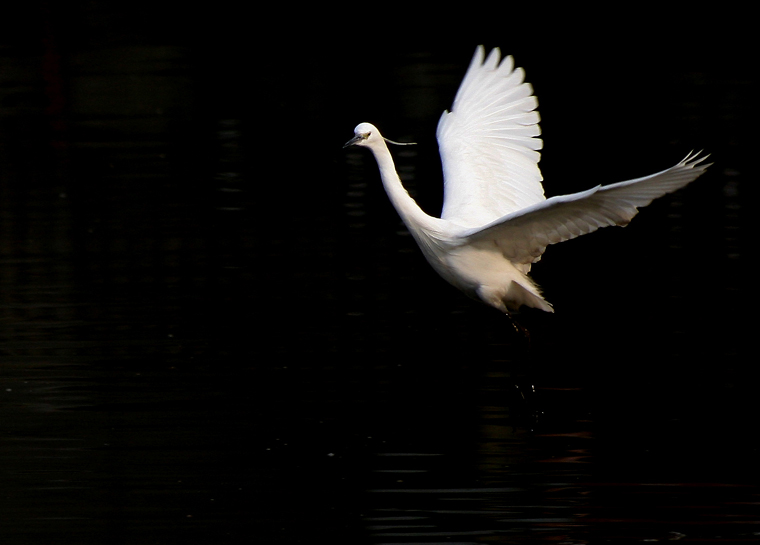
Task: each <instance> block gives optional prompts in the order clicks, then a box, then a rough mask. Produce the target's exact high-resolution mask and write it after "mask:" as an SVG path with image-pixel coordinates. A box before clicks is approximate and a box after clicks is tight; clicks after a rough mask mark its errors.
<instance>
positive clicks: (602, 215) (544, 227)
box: [346, 46, 709, 313]
mask: <svg viewBox="0 0 760 545" xmlns="http://www.w3.org/2000/svg"><path fill="white" fill-rule="evenodd" d="M537 105H538V102H537V100H536V98H535V97H534V96H533V89H532V87H531V85H530V84H529V83H526V82H525V81H524V72H523V70H522V69H521V68H515V67H514V63H513V60H512V57H505V58H504V59H503V60H501V54H500V52H499V49H498V48H497V49H493V50H492V51H491V52H490V54H489V55H488V57H487V58H485V50H484V49H483V47H482V46H479V47H478V48H477V50H476V51H475V56H474V57H473V59H472V62H471V63H470V67H469V69H468V70H467V73H466V75H465V77H464V80H463V81H462V84H461V85H460V87H459V90H458V91H457V94H456V97H455V99H454V104H453V105H452V108H451V111H450V112H448V111H447V112H444V113H443V115H442V116H441V119H440V121H439V123H438V131H437V137H438V145H439V148H440V152H441V160H442V163H443V175H444V199H443V210H442V213H441V218H434V217H431V216H429V215H427V214H426V213H425V212H423V211H422V209H420V207H419V206H418V205H417V203H416V202H415V201H414V199H412V198H411V197H410V196H409V194H408V193H407V192H406V190H405V189H404V187H403V186H402V185H401V181H400V179H399V177H398V174H397V172H396V169H395V166H394V164H393V159H392V157H391V155H390V152H389V151H388V146H387V145H386V139H385V138H383V136H382V135H381V134H380V132H379V131H378V130H377V128H376V127H375V126H373V125H371V124H369V123H361V124H359V125H358V126H357V127H356V128H355V129H354V135H355V136H354V138H353V139H351V140H350V141H349V142H348V143H347V144H346V145H347V146H348V145H360V146H366V147H368V148H369V149H370V150H371V151H372V153H373V154H374V156H375V159H376V160H377V163H378V166H379V168H380V176H381V179H382V181H383V186H384V187H385V190H386V192H387V193H388V197H389V198H390V200H391V202H392V203H393V205H394V207H395V208H396V210H397V211H398V213H399V215H400V216H401V218H402V220H403V221H404V223H405V224H406V226H407V228H408V229H409V231H410V232H411V233H412V235H413V236H414V238H415V240H416V241H417V243H418V244H419V246H420V248H421V249H422V252H423V254H424V255H425V257H426V258H427V260H428V262H430V264H431V265H432V266H433V268H434V269H435V270H436V271H437V272H438V273H439V274H440V275H441V276H442V277H443V278H445V279H446V280H447V281H449V282H450V283H451V284H453V285H454V286H456V287H458V288H459V289H461V290H462V291H464V292H465V293H467V294H468V295H471V296H473V297H477V298H479V299H481V300H482V301H484V302H485V303H487V304H489V305H491V306H493V307H495V308H497V309H499V310H501V311H502V312H506V313H509V311H511V310H516V309H517V308H519V307H520V306H522V305H526V306H529V307H534V308H539V309H542V310H545V311H547V312H553V309H552V306H551V305H550V304H549V303H548V302H547V301H546V300H545V299H544V298H543V296H542V295H541V292H540V290H539V289H538V287H537V286H536V284H535V283H534V282H533V281H532V280H531V279H530V277H529V276H528V275H527V273H528V272H529V271H530V266H531V264H532V263H534V262H536V261H538V259H540V257H541V255H542V254H543V252H544V250H545V249H546V247H547V246H548V245H550V244H556V243H558V242H562V241H565V240H569V239H571V238H575V237H577V236H580V235H584V234H586V233H591V232H593V231H596V230H597V229H599V228H600V227H607V226H610V225H626V224H627V223H628V222H630V221H631V219H632V218H633V217H634V216H635V215H636V214H637V213H638V209H639V208H640V207H642V206H646V205H648V204H649V203H651V202H652V201H653V200H654V199H656V198H657V197H661V196H663V195H665V194H667V193H671V192H673V191H676V190H678V189H680V188H682V187H683V186H685V185H686V184H688V183H689V182H691V181H693V180H695V179H696V178H697V177H698V176H699V175H701V174H702V173H703V172H704V170H705V169H706V168H707V167H708V166H709V165H705V164H703V163H702V161H703V160H704V159H705V157H699V156H697V155H696V154H690V155H688V156H687V157H686V158H685V159H684V160H683V161H681V162H680V163H678V164H677V165H675V166H673V167H671V168H669V169H667V170H663V171H662V172H659V173H657V174H652V175H650V176H645V177H643V178H637V179H635V180H629V181H625V182H620V183H616V184H612V185H607V186H597V187H594V188H592V189H589V190H587V191H583V192H580V193H573V194H570V195H562V196H558V197H552V198H550V199H546V197H545V196H544V190H543V186H542V185H541V181H542V177H541V171H540V170H539V168H538V161H539V159H540V156H541V155H540V152H539V150H540V149H541V147H542V141H541V139H540V138H538V136H539V135H540V134H541V130H540V128H539V126H538V122H539V116H538V112H537V111H536V107H537ZM388 142H390V141H388Z"/></svg>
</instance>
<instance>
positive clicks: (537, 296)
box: [504, 277, 554, 312]
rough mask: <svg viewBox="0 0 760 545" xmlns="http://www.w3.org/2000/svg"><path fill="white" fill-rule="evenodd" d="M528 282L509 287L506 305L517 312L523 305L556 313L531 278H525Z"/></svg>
mask: <svg viewBox="0 0 760 545" xmlns="http://www.w3.org/2000/svg"><path fill="white" fill-rule="evenodd" d="M525 280H526V282H524V283H523V282H515V281H512V283H511V284H510V286H509V289H508V290H507V294H506V297H504V304H505V305H506V307H507V308H508V309H509V310H517V309H518V308H520V306H521V305H525V306H527V307H533V308H537V309H540V310H543V311H545V312H554V308H552V306H551V304H550V303H549V302H548V301H547V300H546V299H544V297H543V295H541V291H540V290H539V288H538V286H536V284H534V283H533V282H532V281H531V280H530V278H528V277H525Z"/></svg>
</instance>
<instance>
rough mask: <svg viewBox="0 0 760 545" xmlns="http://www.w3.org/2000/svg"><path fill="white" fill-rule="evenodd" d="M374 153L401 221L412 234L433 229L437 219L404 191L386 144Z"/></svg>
mask: <svg viewBox="0 0 760 545" xmlns="http://www.w3.org/2000/svg"><path fill="white" fill-rule="evenodd" d="M372 153H373V154H374V155H375V159H376V160H377V166H378V167H379V168H380V178H381V179H382V181H383V187H385V192H386V193H387V194H388V198H389V199H390V200H391V203H393V207H394V208H395V209H396V211H397V212H398V214H399V216H401V219H402V220H403V221H404V223H405V224H406V226H407V227H408V228H409V230H410V231H412V234H416V233H415V230H418V229H420V228H422V229H425V230H430V229H433V228H434V224H435V222H436V220H437V218H433V217H431V216H429V215H427V214H426V213H425V212H424V211H423V210H422V208H420V207H419V205H418V204H417V202H416V201H415V200H414V199H413V198H412V197H411V196H410V195H409V193H408V192H407V191H406V189H404V186H403V185H402V184H401V179H400V178H399V176H398V173H397V172H396V165H395V164H394V163H393V157H392V156H391V153H390V151H389V150H388V146H387V145H386V144H385V142H383V143H382V144H381V145H380V146H376V147H373V148H372ZM439 221H440V220H439Z"/></svg>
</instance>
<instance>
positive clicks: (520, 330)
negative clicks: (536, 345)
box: [506, 311, 530, 344]
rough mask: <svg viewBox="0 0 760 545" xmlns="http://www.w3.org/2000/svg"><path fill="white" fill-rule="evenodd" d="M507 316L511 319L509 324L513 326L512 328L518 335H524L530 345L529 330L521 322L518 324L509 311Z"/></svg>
mask: <svg viewBox="0 0 760 545" xmlns="http://www.w3.org/2000/svg"><path fill="white" fill-rule="evenodd" d="M506 315H507V317H508V318H509V322H510V323H511V324H512V327H513V328H514V330H515V331H516V332H517V333H518V334H520V335H522V336H523V338H524V339H525V340H527V341H528V344H530V331H528V328H526V327H525V326H523V325H522V324H521V323H520V322H518V321H517V320H516V319H515V317H514V316H513V315H512V313H511V312H509V311H507V312H506Z"/></svg>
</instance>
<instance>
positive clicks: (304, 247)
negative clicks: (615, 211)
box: [0, 2, 760, 544]
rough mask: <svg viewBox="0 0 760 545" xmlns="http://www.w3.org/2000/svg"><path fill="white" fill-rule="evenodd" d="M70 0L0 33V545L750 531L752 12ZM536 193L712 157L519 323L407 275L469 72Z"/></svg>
mask: <svg viewBox="0 0 760 545" xmlns="http://www.w3.org/2000/svg"><path fill="white" fill-rule="evenodd" d="M432 11H433V10H432V9H429V10H428V11H417V12H414V11H412V10H411V9H410V6H393V5H379V4H371V5H365V4H360V3H357V4H355V5H351V4H344V5H341V6H339V7H338V8H335V9H327V8H323V7H306V8H304V7H298V6H295V5H288V6H282V7H279V8H273V9H266V10H264V9H262V8H260V7H254V8H252V9H251V8H244V7H232V6H229V5H227V4H225V3H218V2H217V3H214V4H213V5H207V6H202V7H197V8H194V7H191V6H189V5H180V4H177V5H176V6H175V5H170V4H166V3H160V2H158V3H157V2H152V3H148V2H129V3H127V2H110V3H105V2H66V3H47V4H45V3H38V4H34V3H33V4H29V5H26V6H24V7H15V8H13V9H11V10H9V11H8V12H7V13H6V16H4V17H3V18H2V22H0V29H1V30H2V32H1V33H0V36H1V38H0V487H1V491H0V538H2V540H3V542H4V543H80V544H85V543H106V542H107V543H117V544H118V543H125V544H142V543H183V544H187V543H248V542H261V543H294V542H303V543H311V542H314V541H316V540H317V539H329V540H330V542H331V543H352V544H355V543H443V542H445V543H536V542H541V541H547V542H561V543H590V542H602V541H610V540H611V541H615V542H639V541H642V540H676V539H678V540H683V541H686V542H689V541H691V542H703V541H711V542H745V541H751V540H754V539H757V531H758V530H757V523H758V520H760V513H759V512H758V509H757V506H758V502H759V501H760V499H759V498H758V488H757V486H758V474H757V465H756V459H757V456H758V452H757V448H756V447H755V443H756V436H757V416H758V409H757V402H756V399H757V394H756V384H757V382H756V380H755V379H756V372H755V369H756V359H757V357H756V356H752V354H753V353H755V344H754V340H755V329H756V324H757V319H756V315H755V306H756V304H757V289H756V284H755V282H754V281H753V280H754V277H755V274H754V269H755V266H753V265H752V264H751V263H750V262H749V261H750V259H751V251H750V245H751V244H752V245H754V244H755V243H754V242H752V241H754V240H756V235H757V229H756V227H755V225H754V214H753V212H752V210H753V207H752V202H754V199H755V197H756V195H757V189H756V184H755V182H756V176H757V170H758V169H757V165H756V162H755V154H756V147H757V137H756V134H757V122H758V116H757V112H758V108H757V101H756V97H757V95H758V84H757V78H756V75H755V72H756V68H755V64H756V63H755V59H754V56H755V55H754V48H755V47H756V46H755V41H756V40H755V36H754V34H752V30H753V29H752V28H751V26H750V22H749V21H750V16H749V14H748V13H744V12H742V11H738V10H736V9H734V8H733V7H732V6H731V5H729V4H721V5H719V6H711V7H710V8H709V10H707V11H705V10H702V11H699V12H698V13H697V12H694V10H687V9H684V10H681V11H680V12H678V13H665V12H664V10H663V9H662V8H661V7H660V8H656V7H655V8H650V7H646V6H643V5H640V4H636V5H635V6H634V5H631V6H626V5H625V4H621V5H616V6H615V9H614V10H613V9H609V10H607V11H605V10H601V11H600V10H599V9H585V8H583V7H579V6H570V7H567V6H564V7H562V8H559V9H558V8H556V7H550V6H547V5H531V6H529V7H527V6H526V7H525V8H514V7H512V6H510V7H508V8H507V7H503V6H501V7H496V6H490V5H483V6H480V5H478V6H470V7H468V8H463V7H461V6H460V7H459V8H458V9H457V10H454V9H451V10H446V9H443V8H440V7H438V8H435V13H432ZM479 43H483V44H485V45H486V46H487V47H489V48H490V47H494V46H500V47H501V48H502V51H503V52H504V53H505V54H512V55H514V56H515V58H516V62H517V64H518V65H519V66H523V67H525V69H526V72H527V79H528V81H530V82H531V83H532V84H533V85H534V88H535V91H536V94H537V96H538V97H539V101H540V106H539V110H540V112H541V115H542V119H543V121H542V124H541V126H542V130H543V137H544V143H545V146H544V155H543V157H544V158H543V159H542V161H541V168H542V172H543V174H544V178H545V187H546V192H547V194H548V195H555V194H562V193H569V192H572V191H576V190H580V189H586V188H588V187H591V186H593V185H596V184H598V183H611V182H616V181H620V180H624V179H628V178H632V177H636V176H642V175H646V174H650V173H652V172H656V171H658V170H662V169H664V168H667V167H669V166H671V165H673V164H675V163H676V162H677V161H678V160H680V159H681V158H682V157H684V156H685V155H686V154H687V153H688V152H689V151H690V150H692V149H705V150H706V151H707V152H709V153H711V154H712V156H711V160H713V161H714V165H713V166H712V167H710V169H709V171H708V173H707V174H705V175H704V176H702V177H701V178H700V179H698V180H697V181H696V182H695V183H694V184H692V185H691V186H689V187H688V188H686V189H685V190H683V191H680V192H678V193H677V194H675V195H672V196H668V197H666V198H663V199H661V200H659V201H657V202H656V203H654V204H652V205H651V206H650V207H648V208H647V209H645V210H644V211H642V213H641V214H640V215H639V216H638V217H637V218H636V219H635V220H634V222H633V223H632V225H631V226H629V227H628V228H626V229H607V230H603V231H601V232H598V233H595V234H594V235H593V236H590V237H584V238H582V239H579V240H575V241H571V242H568V243H566V244H563V245H559V246H557V247H552V248H549V250H548V251H547V253H546V254H545V256H544V257H543V259H542V260H541V262H540V263H538V264H537V265H536V266H535V267H534V278H535V279H536V280H537V281H538V282H539V283H540V284H541V285H542V286H543V287H544V289H545V293H546V296H547V298H548V300H549V301H551V302H552V303H553V304H554V305H555V309H556V313H555V314H553V315H548V314H544V313H540V312H537V311H536V312H534V311H531V310H528V311H525V312H524V313H522V314H521V315H520V317H519V320H520V322H521V323H522V324H523V325H524V326H525V327H527V328H528V329H529V330H530V340H527V339H525V338H523V337H521V336H519V335H516V334H515V333H514V331H513V330H512V328H511V326H510V324H509V321H508V320H507V319H506V318H504V317H503V316H500V315H499V314H498V313H497V312H495V311H493V310H492V309H489V308H486V307H485V306H483V305H480V304H478V303H476V302H474V301H470V300H468V299H466V298H465V297H464V296H463V295H461V294H460V293H458V292H457V291H456V290H454V289H453V288H451V287H450V286H448V285H446V284H445V282H444V281H443V280H441V279H439V278H438V277H437V276H436V275H435V274H434V273H433V271H432V270H431V269H430V268H429V267H428V265H427V264H426V263H425V262H424V259H423V258H422V256H421V255H420V253H419V251H418V250H417V248H416V247H415V245H414V242H413V241H412V239H411V237H409V236H408V235H407V234H406V233H405V230H404V228H403V226H402V224H401V222H400V220H399V219H398V217H397V216H396V214H395V212H394V211H393V209H392V207H391V206H390V204H389V203H388V200H387V197H386V196H385V194H384V192H383V190H382V187H381V185H380V183H379V179H378V174H377V169H376V165H375V163H374V160H373V159H372V157H371V156H370V155H369V154H368V153H365V152H366V150H354V149H352V150H343V149H342V147H341V146H342V144H343V142H345V141H346V140H348V139H349V138H350V137H351V136H352V129H353V127H354V126H355V125H356V124H358V123H359V122H361V121H369V122H372V123H375V124H376V125H378V127H379V128H380V129H381V130H382V131H383V133H384V134H385V135H386V136H388V137H389V138H392V139H395V140H402V141H404V140H407V141H415V142H418V143H419V145H418V146H415V147H414V148H404V149H403V150H401V149H399V150H394V152H395V154H396V158H397V166H398V168H399V171H400V172H401V173H402V178H403V179H404V182H405V184H406V185H407V187H408V188H409V189H410V192H412V193H413V195H414V196H415V197H416V198H417V199H418V201H419V202H420V203H421V205H422V206H423V208H424V209H426V210H427V211H429V212H430V213H431V214H437V213H438V211H439V209H440V202H441V192H440V189H441V181H440V161H439V158H438V154H437V145H436V142H435V126H436V123H437V121H438V117H439V116H440V113H441V111H443V110H444V109H446V108H448V107H449V106H450V105H451V101H452V100H453V96H454V94H455V92H456V88H457V86H458V84H459V81H460V80H461V77H462V76H463V74H464V71H465V70H466V67H467V65H468V63H469V60H470V58H471V55H472V53H473V51H474V49H475V46H476V45H477V44H479Z"/></svg>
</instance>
